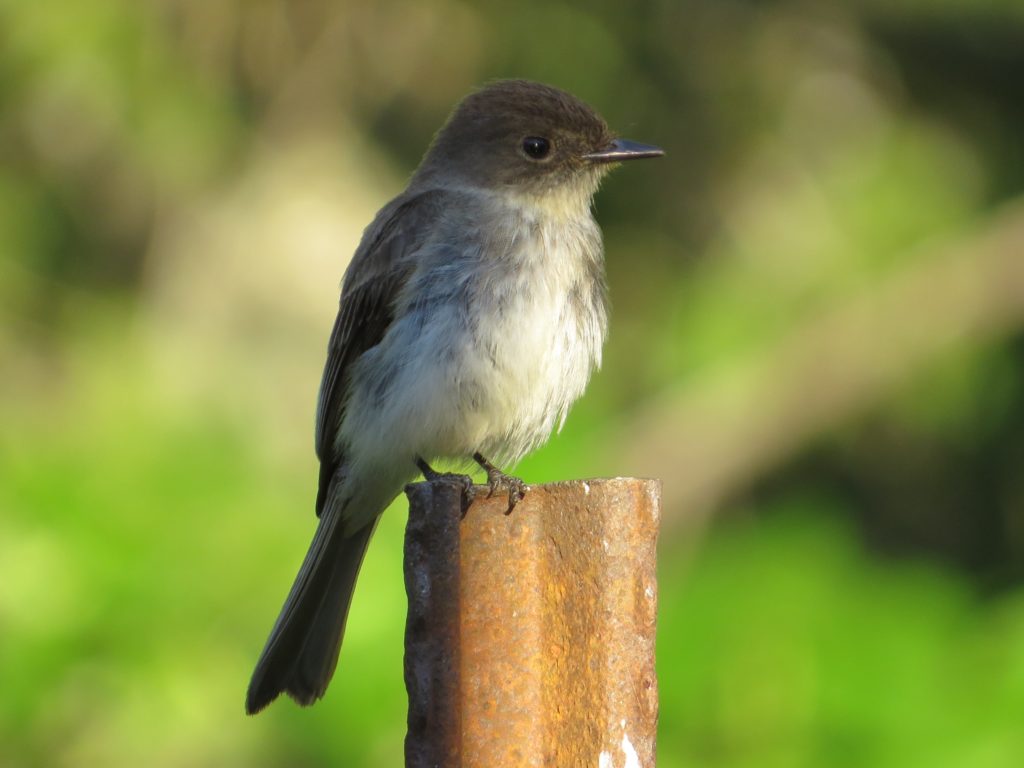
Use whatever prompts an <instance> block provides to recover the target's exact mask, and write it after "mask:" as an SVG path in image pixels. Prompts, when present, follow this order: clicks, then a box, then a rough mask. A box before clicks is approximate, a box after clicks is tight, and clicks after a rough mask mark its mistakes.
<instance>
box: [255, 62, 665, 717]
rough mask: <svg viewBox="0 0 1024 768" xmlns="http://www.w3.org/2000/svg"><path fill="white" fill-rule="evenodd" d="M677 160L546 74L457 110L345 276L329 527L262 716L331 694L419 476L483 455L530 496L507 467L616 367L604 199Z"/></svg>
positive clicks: (333, 368)
mask: <svg viewBox="0 0 1024 768" xmlns="http://www.w3.org/2000/svg"><path fill="white" fill-rule="evenodd" d="M662 154H664V152H663V150H662V149H660V148H659V147H655V146H651V145H647V144H640V143H638V142H634V141H630V140H627V139H623V138H620V137H618V136H617V135H616V134H615V133H613V132H612V131H611V130H610V129H609V127H608V125H607V123H606V122H605V121H604V119H603V118H601V116H600V115H599V114H598V113H597V112H596V111H595V110H594V109H593V108H591V107H590V106H589V105H588V104H586V103H585V102H583V101H582V100H580V99H579V98H577V97H576V96H573V95H572V94H570V93H568V92H566V91H564V90H561V89H558V88H556V87H553V86H550V85H546V84H542V83H537V82H532V81H528V80H499V81H495V82H491V83H489V84H486V85H484V86H483V87H481V88H479V89H477V90H475V91H473V92H472V93H470V94H469V95H467V96H466V97H465V98H463V99H462V100H461V101H460V102H459V103H458V104H457V105H456V106H455V108H454V109H453V111H452V113H451V114H450V116H449V117H448V119H447V120H446V122H445V123H444V124H443V126H442V127H441V129H440V130H439V131H438V132H437V134H436V135H435V136H434V138H433V141H432V142H431V144H430V146H429V148H428V149H427V151H426V153H425V155H424V156H423V159H422V161H421V162H420V165H419V166H418V167H417V169H416V170H415V171H414V173H413V174H412V176H411V178H410V181H409V183H408V186H407V187H406V189H405V190H404V191H403V192H402V193H401V194H399V195H398V196H397V197H396V198H394V199H393V200H391V202H389V203H387V204H386V205H385V206H384V207H383V208H382V209H381V210H380V211H379V212H378V213H377V215H376V217H375V218H374V219H373V221H372V222H371V223H370V225H369V226H368V227H367V228H366V230H365V231H364V233H363V236H362V239H361V241H360V243H359V246H358V248H357V249H356V251H355V254H354V256H353V258H352V260H351V261H350V263H349V266H348V268H347V269H346V271H345V275H344V278H343V280H342V287H341V296H340V301H339V309H338V314H337V318H336V320H335V322H334V327H333V329H332V331H331V333H330V338H329V341H328V345H327V361H326V364H325V366H324V372H323V377H322V380H321V384H320V390H319V396H318V402H317V409H316V429H315V446H316V454H317V457H318V458H319V462H320V470H319V484H318V490H317V496H316V504H315V509H316V514H317V518H318V521H317V527H316V532H315V534H314V537H313V541H312V543H311V544H310V547H309V550H308V552H307V554H306V556H305V559H304V561H303V563H302V566H301V568H300V570H299V573H298V575H297V577H296V579H295V582H294V584H293V586H292V588H291V591H290V592H289V594H288V596H287V598H286V600H285V603H284V606H283V608H282V609H281V612H280V615H279V617H278V619H277V621H276V622H275V624H274V626H273V629H272V630H271V633H270V636H269V638H268V640H267V642H266V645H265V647H264V649H263V652H262V654H261V655H260V657H259V660H258V662H257V664H256V668H255V671H254V672H253V675H252V679H251V681H250V684H249V688H248V692H247V696H246V711H247V712H248V713H249V714H255V713H257V712H259V711H260V710H262V709H264V708H265V707H266V706H267V705H268V704H270V703H271V702H272V701H274V700H275V699H276V698H277V697H278V696H279V695H280V694H281V693H286V694H287V695H288V696H290V697H291V698H292V699H293V700H294V701H295V702H297V703H298V704H299V705H303V706H308V705H310V704H312V703H314V702H316V701H317V700H319V699H320V698H321V697H322V696H323V695H324V693H325V691H326V689H327V686H328V684H329V682H330V681H331V678H332V677H333V674H334V670H335V667H336V665H337V662H338V656H339V653H340V648H341V642H342V636H343V634H344V630H345V623H346V619H347V616H348V610H349V606H350V605H351V601H352V595H353V591H354V589H355V584H356V578H357V576H358V574H359V569H360V565H361V563H362V560H363V556H364V554H365V552H366V548H367V545H368V544H369V542H370V539H371V537H372V535H373V532H374V529H375V527H376V525H377V522H378V520H379V519H380V516H381V514H382V512H383V511H384V509H385V508H386V507H387V506H388V505H389V504H390V503H391V502H392V501H393V500H394V499H395V498H396V496H397V495H398V494H399V493H400V492H401V490H402V489H403V487H404V486H405V485H406V484H407V483H409V482H411V481H412V480H414V479H415V478H416V477H417V476H418V475H419V474H420V473H423V475H424V476H425V477H426V478H427V479H434V478H436V477H439V476H440V473H438V472H436V471H435V470H434V469H433V468H432V466H431V464H430V462H433V461H436V460H438V459H446V460H455V461H463V462H466V464H467V465H468V464H469V460H470V459H472V460H473V461H475V462H476V463H477V464H479V465H480V466H481V467H482V468H483V469H484V470H485V471H486V473H487V478H488V486H489V490H490V493H497V492H502V491H507V492H508V495H509V509H510V510H511V509H512V508H513V507H514V506H515V504H516V502H517V501H518V499H519V498H521V497H522V495H523V494H524V493H525V492H526V490H527V486H526V485H525V484H524V483H523V481H522V480H521V479H519V478H517V477H514V476H512V475H509V474H506V473H505V472H504V471H502V470H501V469H499V466H510V465H514V464H515V463H516V462H517V461H519V459H521V458H522V457H523V456H525V455H526V454H527V453H529V452H530V451H532V450H534V449H535V448H537V447H539V446H540V445H541V444H543V443H544V442H545V441H546V440H547V439H548V438H549V437H550V435H551V434H552V433H553V432H554V431H556V430H558V429H561V426H562V425H563V423H564V422H565V418H566V414H567V413H568V411H569V408H570V406H571V405H572V404H573V403H574V402H575V401H576V400H577V399H578V398H579V397H580V396H581V395H582V394H583V391H584V389H585V387H586V385H587V383H588V381H589V379H590V377H591V374H592V373H593V372H594V371H595V370H596V369H597V368H599V367H600V364H601V351H602V347H603V345H604V341H605V337H606V335H607V332H608V294H607V287H606V280H605V270H604V247H603V243H602V236H601V230H600V229H599V227H598V225H597V222H596V221H595V219H594V215H593V197H594V194H595V193H596V192H597V189H598V186H599V184H600V183H601V181H602V179H603V178H604V177H605V175H606V174H607V172H608V171H609V170H610V169H611V168H613V167H615V166H616V165H617V164H619V163H621V162H623V161H627V160H633V159H638V158H649V157H657V156H660V155H662ZM469 483H470V484H471V481H469ZM468 490H469V489H468V488H467V491H468Z"/></svg>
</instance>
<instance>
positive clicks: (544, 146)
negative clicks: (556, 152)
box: [523, 136, 551, 160]
mask: <svg viewBox="0 0 1024 768" xmlns="http://www.w3.org/2000/svg"><path fill="white" fill-rule="evenodd" d="M550 151H551V142H550V141H548V140H547V139H545V138H544V137H543V136H527V137H526V138H525V139H523V152H525V153H526V156H527V157H529V158H532V159H534V160H543V159H544V158H545V157H547V156H548V153H549V152H550Z"/></svg>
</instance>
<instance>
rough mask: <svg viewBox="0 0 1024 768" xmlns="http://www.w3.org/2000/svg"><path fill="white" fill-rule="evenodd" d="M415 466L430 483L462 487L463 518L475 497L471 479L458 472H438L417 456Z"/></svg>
mask: <svg viewBox="0 0 1024 768" xmlns="http://www.w3.org/2000/svg"><path fill="white" fill-rule="evenodd" d="M416 466H417V467H418V468H419V470H420V472H422V473H423V477H425V478H426V479H427V480H428V481H429V482H431V483H433V482H435V481H437V480H440V481H441V482H446V483H455V484H457V485H461V486H462V516H463V517H465V516H466V511H467V510H468V509H469V505H470V504H472V503H473V499H474V498H475V497H476V490H475V489H474V488H473V478H472V477H470V476H469V475H463V474H461V473H459V472H438V471H437V470H435V469H434V468H433V467H431V466H430V465H429V464H427V462H426V461H424V460H423V459H422V458H420V457H419V456H417V457H416Z"/></svg>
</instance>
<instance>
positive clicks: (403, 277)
mask: <svg viewBox="0 0 1024 768" xmlns="http://www.w3.org/2000/svg"><path fill="white" fill-rule="evenodd" d="M446 194H447V193H445V192H443V191H439V190H432V191H427V192H421V193H418V194H413V195H403V196H402V197H399V198H396V199H395V200H394V201H392V202H391V203H390V204H388V205H387V206H386V207H385V208H384V209H382V210H381V212H380V213H379V214H377V218H376V219H375V220H374V222H373V223H372V224H371V225H370V226H369V227H368V228H367V230H366V232H365V233H364V235H363V240H362V242H361V243H360V244H359V248H358V249H357V250H356V253H355V256H354V257H353V258H352V262H351V264H349V267H348V269H347V270H346V272H345V279H344V281H343V284H342V290H341V300H340V303H339V307H338V316H337V318H336V319H335V321H334V328H333V329H332V330H331V336H330V340H329V341H328V344H327V362H326V364H325V366H324V373H323V377H322V379H321V382H320V394H319V398H318V401H317V409H316V454H317V456H318V457H319V459H320V487H319V492H318V494H317V501H316V511H317V514H318V515H319V514H320V512H321V510H322V509H323V504H324V500H325V497H326V495H327V490H328V487H329V485H330V482H331V478H332V477H333V476H334V473H335V470H336V469H337V468H338V467H339V466H341V465H342V464H344V456H343V455H342V452H341V448H340V447H339V446H338V444H337V434H338V429H339V428H340V427H341V423H342V421H343V419H344V416H345V407H346V404H347V401H348V381H347V378H346V377H347V374H348V371H349V369H350V368H351V366H352V363H354V362H355V361H356V360H357V359H358V358H359V357H360V356H361V355H362V354H363V353H364V352H366V351H367V350H368V349H371V348H372V347H374V346H376V345H377V344H379V343H380V341H381V339H383V338H384V334H385V333H386V332H387V329H388V327H389V326H390V325H391V321H392V320H393V319H394V313H395V305H396V302H397V299H398V297H399V295H400V294H401V291H402V288H403V287H404V285H405V283H406V281H407V280H408V279H409V276H410V275H411V274H412V272H413V270H414V268H415V265H416V258H415V257H416V251H417V250H418V249H419V248H420V246H421V245H422V244H423V242H424V241H425V240H426V238H427V237H428V236H429V233H430V231H431V230H432V227H431V222H432V220H434V219H436V217H437V216H439V215H440V214H441V212H442V211H443V209H444V206H445V197H446Z"/></svg>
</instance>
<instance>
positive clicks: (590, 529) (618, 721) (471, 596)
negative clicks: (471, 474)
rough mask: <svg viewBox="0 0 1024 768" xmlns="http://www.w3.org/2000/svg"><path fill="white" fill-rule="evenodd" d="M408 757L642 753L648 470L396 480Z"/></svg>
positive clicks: (647, 638) (632, 756) (649, 574)
mask: <svg viewBox="0 0 1024 768" xmlns="http://www.w3.org/2000/svg"><path fill="white" fill-rule="evenodd" d="M406 493H407V495H408V497H409V524H408V528H407V529H406V539H405V580H406V590H407V592H408V595H409V616H408V622H407V624H406V645H405V680H406V687H407V689H408V691H409V726H408V734H407V736H406V742H405V754H406V766H407V768H428V767H429V768H520V766H523V767H525V766H555V767H556V768H563V767H565V768H575V767H576V766H594V767H595V768H641V767H642V768H649V767H651V766H654V745H655V729H656V726H657V720H658V687H657V680H656V678H655V673H654V630H655V615H656V608H657V588H656V582H655V546H656V542H657V535H658V519H659V516H660V500H661V484H660V482H659V481H656V480H636V479H631V478H615V479H607V480H589V481H582V480H581V481H573V482H565V483H555V484H551V485H540V486H533V487H531V488H530V490H529V492H528V493H527V494H526V497H525V498H524V499H523V500H522V501H521V502H519V504H518V506H517V507H516V508H515V510H514V511H513V512H512V513H511V514H508V515H506V514H505V511H506V508H507V500H506V497H505V496H504V495H502V496H500V497H495V498H493V499H486V498H478V499H477V500H476V501H474V502H473V504H472V505H471V506H470V507H469V509H468V510H465V514H464V510H463V509H462V503H461V501H462V487H461V486H460V485H458V484H456V483H451V482H447V481H444V480H438V481H434V482H430V483H417V484H415V485H411V486H409V487H408V488H407V489H406Z"/></svg>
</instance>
